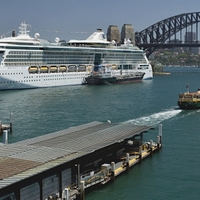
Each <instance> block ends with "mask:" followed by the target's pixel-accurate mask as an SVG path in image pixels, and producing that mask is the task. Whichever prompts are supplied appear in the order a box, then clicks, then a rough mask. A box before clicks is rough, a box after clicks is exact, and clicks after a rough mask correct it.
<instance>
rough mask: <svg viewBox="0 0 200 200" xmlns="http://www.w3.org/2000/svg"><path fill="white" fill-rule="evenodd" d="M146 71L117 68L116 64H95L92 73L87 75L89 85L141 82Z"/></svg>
mask: <svg viewBox="0 0 200 200" xmlns="http://www.w3.org/2000/svg"><path fill="white" fill-rule="evenodd" d="M144 75H145V73H143V72H135V71H134V70H125V72H124V71H123V70H122V69H117V68H116V66H114V67H112V66H104V65H94V69H93V71H92V74H91V75H90V76H88V77H86V84H88V85H106V84H122V83H135V82H141V81H142V79H143V76H144Z"/></svg>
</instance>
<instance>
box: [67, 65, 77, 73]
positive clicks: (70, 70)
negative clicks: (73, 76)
mask: <svg viewBox="0 0 200 200" xmlns="http://www.w3.org/2000/svg"><path fill="white" fill-rule="evenodd" d="M75 71H76V65H69V66H68V72H75Z"/></svg>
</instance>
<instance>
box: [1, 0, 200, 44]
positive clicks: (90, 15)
mask: <svg viewBox="0 0 200 200" xmlns="http://www.w3.org/2000/svg"><path fill="white" fill-rule="evenodd" d="M0 8H1V11H0V35H1V36H2V35H3V34H5V33H8V36H10V32H11V31H12V30H16V32H17V33H18V27H19V24H20V23H21V22H23V21H25V22H26V23H28V24H30V25H31V32H30V35H31V36H34V34H35V33H36V32H38V33H40V37H41V38H44V39H48V40H50V41H54V39H55V37H59V38H60V39H65V40H66V41H68V40H70V39H86V38H87V37H88V36H89V35H90V34H92V33H93V31H95V30H96V29H97V28H102V29H103V30H104V32H105V33H106V32H107V28H108V26H109V25H117V26H118V28H119V30H120V31H121V27H122V25H123V24H132V25H133V27H134V30H135V31H142V30H143V29H145V28H147V27H149V26H151V25H153V24H155V23H157V22H159V21H161V20H163V19H166V18H169V17H172V16H175V15H179V14H182V13H190V12H200V0H0Z"/></svg>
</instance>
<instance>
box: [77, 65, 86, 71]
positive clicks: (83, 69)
mask: <svg viewBox="0 0 200 200" xmlns="http://www.w3.org/2000/svg"><path fill="white" fill-rule="evenodd" d="M78 71H79V72H85V71H86V66H85V65H79V66H78Z"/></svg>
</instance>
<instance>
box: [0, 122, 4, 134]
mask: <svg viewBox="0 0 200 200" xmlns="http://www.w3.org/2000/svg"><path fill="white" fill-rule="evenodd" d="M2 133H3V125H2V122H1V121H0V134H2Z"/></svg>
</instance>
